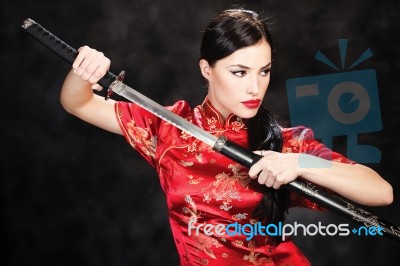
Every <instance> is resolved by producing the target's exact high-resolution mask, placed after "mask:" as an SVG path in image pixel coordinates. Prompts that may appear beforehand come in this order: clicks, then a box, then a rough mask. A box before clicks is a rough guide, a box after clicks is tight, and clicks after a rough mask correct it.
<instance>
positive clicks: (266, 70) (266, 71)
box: [261, 68, 271, 76]
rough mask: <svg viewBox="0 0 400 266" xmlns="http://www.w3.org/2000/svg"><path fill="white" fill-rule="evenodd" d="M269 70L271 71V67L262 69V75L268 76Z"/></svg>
mask: <svg viewBox="0 0 400 266" xmlns="http://www.w3.org/2000/svg"><path fill="white" fill-rule="evenodd" d="M269 72H271V68H267V69H264V70H261V75H262V76H268V74H269Z"/></svg>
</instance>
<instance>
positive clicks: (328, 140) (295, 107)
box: [286, 39, 382, 163]
mask: <svg viewBox="0 0 400 266" xmlns="http://www.w3.org/2000/svg"><path fill="white" fill-rule="evenodd" d="M339 48H340V53H341V56H342V68H344V63H343V62H344V59H345V54H346V48H347V40H345V39H340V40H339ZM371 56H372V53H371V51H370V50H369V49H368V50H367V51H366V52H365V53H364V54H363V55H362V56H360V58H359V59H358V60H357V61H356V62H355V63H354V64H353V65H352V66H350V68H349V69H351V68H353V67H354V66H356V65H358V64H359V63H361V62H363V61H364V60H366V59H368V58H369V57H371ZM316 59H317V60H319V61H321V62H323V63H325V64H327V65H329V66H331V67H333V68H335V69H338V68H337V67H336V66H335V65H334V64H333V63H332V62H331V61H329V59H327V58H326V57H325V56H324V55H323V54H322V53H321V52H318V53H317V55H316ZM286 89H287V95H288V103H289V113H290V121H291V124H292V126H295V125H304V126H308V127H310V128H311V129H312V130H313V131H314V135H315V138H317V139H321V142H322V143H323V144H325V145H326V146H327V147H328V148H331V149H332V146H333V137H335V136H346V139H347V147H346V152H347V157H348V158H349V159H351V160H354V161H357V162H359V163H379V162H380V160H381V153H380V151H379V149H378V148H376V147H374V146H371V145H367V144H359V143H358V134H360V133H370V132H376V131H380V130H381V129H382V120H381V112H380V104H379V95H378V85H377V78H376V72H375V70H374V69H365V70H357V71H345V72H338V73H333V74H326V75H316V76H309V77H301V78H293V79H289V80H287V81H286Z"/></svg>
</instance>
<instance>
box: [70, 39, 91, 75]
mask: <svg viewBox="0 0 400 266" xmlns="http://www.w3.org/2000/svg"><path fill="white" fill-rule="evenodd" d="M89 49H90V48H89V46H86V45H85V46H82V47H80V48H79V49H78V52H79V53H78V55H77V57H76V58H75V60H74V63H73V64H72V68H73V69H74V72H75V73H76V70H77V69H78V67H79V66H80V65H81V63H82V61H83V59H85V56H86V52H87V51H89Z"/></svg>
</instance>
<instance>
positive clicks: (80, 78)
mask: <svg viewBox="0 0 400 266" xmlns="http://www.w3.org/2000/svg"><path fill="white" fill-rule="evenodd" d="M78 51H79V54H78V56H77V58H76V59H75V61H74V63H73V65H72V70H71V71H70V72H69V73H68V75H67V77H66V78H65V81H64V84H63V86H62V90H61V96H60V101H61V104H62V106H63V107H64V109H65V110H66V111H67V112H69V113H71V114H73V115H75V116H77V117H79V118H80V119H82V120H84V121H86V122H88V123H90V124H93V125H95V126H98V127H100V128H103V129H105V130H108V131H110V132H113V133H117V134H122V131H121V128H120V126H119V124H118V121H117V118H116V115H115V110H114V105H115V101H113V100H108V101H105V100H104V98H103V97H100V96H98V95H96V94H94V93H93V89H95V90H101V89H102V88H101V86H100V85H98V84H96V83H97V82H98V81H99V80H100V79H101V78H102V77H103V76H104V75H105V74H106V72H107V70H108V69H109V68H110V60H109V59H108V58H107V57H105V56H104V55H103V53H101V52H98V51H96V50H94V49H91V48H89V47H88V46H84V47H81V48H79V50H78Z"/></svg>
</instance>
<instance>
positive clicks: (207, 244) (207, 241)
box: [194, 234, 222, 259]
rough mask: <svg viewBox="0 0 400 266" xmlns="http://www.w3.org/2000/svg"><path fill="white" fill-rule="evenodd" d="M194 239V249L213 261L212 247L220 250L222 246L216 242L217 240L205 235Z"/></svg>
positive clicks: (196, 236)
mask: <svg viewBox="0 0 400 266" xmlns="http://www.w3.org/2000/svg"><path fill="white" fill-rule="evenodd" d="M194 239H195V240H196V243H197V245H196V248H197V249H198V251H202V252H204V253H206V254H207V256H210V257H211V258H213V259H216V257H215V255H214V252H213V251H212V249H211V248H212V247H216V248H220V247H222V245H221V244H220V243H219V242H218V240H217V239H215V238H212V237H211V236H207V235H205V234H199V235H195V236H194Z"/></svg>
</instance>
